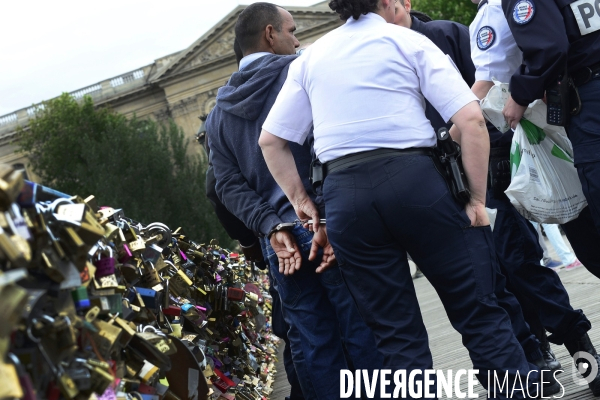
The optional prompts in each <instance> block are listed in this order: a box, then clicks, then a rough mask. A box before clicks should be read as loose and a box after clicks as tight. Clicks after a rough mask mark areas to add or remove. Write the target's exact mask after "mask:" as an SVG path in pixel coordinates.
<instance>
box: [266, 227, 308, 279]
mask: <svg viewBox="0 0 600 400" xmlns="http://www.w3.org/2000/svg"><path fill="white" fill-rule="evenodd" d="M270 241H271V246H272V247H273V251H274V252H275V254H277V261H278V262H279V273H280V274H284V275H291V274H293V273H294V272H295V271H297V270H299V269H300V265H301V264H302V256H301V255H300V250H299V249H298V245H297V244H296V240H295V239H294V235H292V234H291V233H290V232H288V231H279V232H275V233H274V234H272V235H271V239H270Z"/></svg>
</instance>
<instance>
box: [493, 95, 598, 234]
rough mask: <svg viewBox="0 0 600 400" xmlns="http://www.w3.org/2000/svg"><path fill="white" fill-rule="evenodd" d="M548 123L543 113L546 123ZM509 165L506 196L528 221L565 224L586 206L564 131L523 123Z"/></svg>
mask: <svg viewBox="0 0 600 400" xmlns="http://www.w3.org/2000/svg"><path fill="white" fill-rule="evenodd" d="M542 104H543V103H542ZM532 105H533V103H532ZM530 107H531V106H530ZM538 107H539V105H538ZM538 109H539V108H538ZM540 118H541V117H540ZM545 119H546V116H545V113H544V115H543V120H544V123H545ZM561 129H562V128H561ZM557 142H560V143H561V144H562V145H563V146H566V147H567V148H566V149H565V148H563V147H561V146H560V145H559V144H558V143H557ZM510 164H511V176H512V178H511V182H510V186H509V187H508V189H507V190H506V191H505V193H506V195H507V196H508V198H509V199H510V202H511V203H512V204H513V205H514V206H515V208H516V209H517V210H518V211H519V212H520V213H521V215H523V216H524V217H525V218H527V219H529V220H532V221H536V222H540V223H545V224H564V223H565V222H568V221H570V220H572V219H575V218H577V216H578V215H579V213H580V212H581V210H582V209H583V208H584V207H585V206H586V205H587V202H586V200H585V197H584V196H583V191H582V189H581V183H580V182H579V177H578V176H577V170H576V169H575V167H574V165H573V157H572V148H571V143H570V142H569V141H568V139H567V138H566V136H564V129H563V130H562V133H561V131H560V129H557V128H556V127H551V128H547V129H546V130H544V129H542V128H540V127H538V126H536V125H534V124H533V123H532V122H530V121H528V120H521V122H520V123H519V125H518V126H517V129H516V130H515V133H514V136H513V141H512V147H511V151H510Z"/></svg>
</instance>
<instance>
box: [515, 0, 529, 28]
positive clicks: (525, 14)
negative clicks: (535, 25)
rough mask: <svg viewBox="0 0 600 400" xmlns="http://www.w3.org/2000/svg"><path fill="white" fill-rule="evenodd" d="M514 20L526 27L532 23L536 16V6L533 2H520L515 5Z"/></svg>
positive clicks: (522, 0)
mask: <svg viewBox="0 0 600 400" xmlns="http://www.w3.org/2000/svg"><path fill="white" fill-rule="evenodd" d="M512 14H513V20H514V21H515V22H516V23H517V24H519V25H524V24H526V23H528V22H529V21H531V19H532V18H533V15H534V14H535V6H534V5H533V1H532V0H520V1H518V2H517V4H515V8H513V13H512Z"/></svg>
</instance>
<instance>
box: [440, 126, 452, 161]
mask: <svg viewBox="0 0 600 400" xmlns="http://www.w3.org/2000/svg"><path fill="white" fill-rule="evenodd" d="M436 135H437V143H438V147H439V148H440V150H441V151H442V152H443V153H445V154H447V155H450V154H455V153H456V143H455V142H454V141H453V140H452V137H451V136H450V133H449V132H448V128H446V127H442V128H440V129H439V130H438V131H437V134H436Z"/></svg>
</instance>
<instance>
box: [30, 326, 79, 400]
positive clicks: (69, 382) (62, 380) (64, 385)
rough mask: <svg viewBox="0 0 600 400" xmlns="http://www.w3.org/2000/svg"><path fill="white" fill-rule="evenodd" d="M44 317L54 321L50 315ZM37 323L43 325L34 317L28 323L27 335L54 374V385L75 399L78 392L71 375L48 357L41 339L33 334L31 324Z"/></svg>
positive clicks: (68, 397)
mask: <svg viewBox="0 0 600 400" xmlns="http://www.w3.org/2000/svg"><path fill="white" fill-rule="evenodd" d="M45 318H46V319H49V320H50V321H51V323H53V322H54V321H53V320H52V319H51V318H50V317H47V316H46V317H45ZM37 325H43V322H42V321H38V320H36V319H35V318H34V319H33V320H32V324H31V325H29V326H28V328H27V336H28V337H29V339H30V340H31V341H32V342H34V343H35V344H36V345H37V347H38V350H39V353H40V354H41V355H42V358H43V359H44V361H45V362H46V364H47V365H48V367H49V369H50V370H51V371H52V375H53V376H54V379H55V382H56V385H57V386H58V388H59V389H60V392H61V394H62V395H63V396H64V397H65V398H67V399H69V400H71V399H75V397H76V396H77V395H78V394H79V389H78V388H77V385H75V382H74V381H73V379H71V377H70V376H69V375H68V374H67V373H66V372H65V371H64V370H63V368H62V366H61V365H60V363H55V362H54V361H53V360H52V359H51V358H50V356H49V355H48V353H47V352H46V349H45V348H44V346H43V345H42V340H41V339H40V338H39V337H36V336H35V335H34V334H33V331H32V328H33V326H37Z"/></svg>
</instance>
